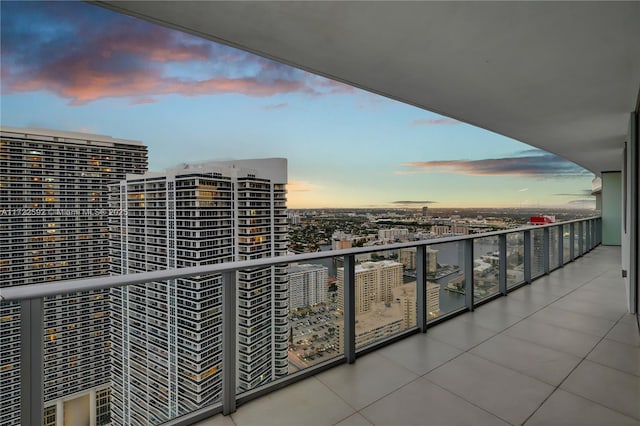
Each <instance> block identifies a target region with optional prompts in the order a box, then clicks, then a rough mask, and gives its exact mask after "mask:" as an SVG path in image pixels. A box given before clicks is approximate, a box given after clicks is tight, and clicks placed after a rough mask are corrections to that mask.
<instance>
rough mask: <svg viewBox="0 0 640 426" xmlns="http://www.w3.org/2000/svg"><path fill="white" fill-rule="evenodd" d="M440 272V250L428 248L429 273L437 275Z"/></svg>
mask: <svg viewBox="0 0 640 426" xmlns="http://www.w3.org/2000/svg"><path fill="white" fill-rule="evenodd" d="M437 271H438V250H434V249H432V248H431V247H427V272H430V273H433V274H435V273H436V272H437Z"/></svg>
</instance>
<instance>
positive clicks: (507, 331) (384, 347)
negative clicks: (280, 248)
mask: <svg viewBox="0 0 640 426" xmlns="http://www.w3.org/2000/svg"><path fill="white" fill-rule="evenodd" d="M600 224H601V219H600V218H588V219H581V220H575V221H570V222H565V223H558V224H552V225H544V226H539V227H526V228H519V229H513V230H508V231H499V232H493V233H487V234H477V235H470V236H460V237H448V238H440V239H435V240H426V241H418V242H410V243H399V244H392V245H385V246H377V247H368V248H356V249H349V250H340V251H334V252H325V253H313V254H303V255H295V256H287V257H279V258H265V259H258V260H252V261H245V262H233V263H226V264H218V265H207V266H199V267H192V268H180V269H174V270H167V271H153V272H147V273H140V274H131V275H121V276H112V277H101V278H95V279H87V280H78V281H66V282H64V281H63V282H52V283H47V284H37V285H31V286H16V287H9V288H3V289H0V297H1V298H2V299H3V302H2V303H3V304H4V303H5V302H7V301H9V302H10V301H14V302H15V301H19V302H20V306H19V307H20V309H21V315H20V339H19V347H20V367H19V377H21V380H20V387H19V395H20V397H19V398H20V401H21V402H20V406H21V410H20V411H21V422H22V424H23V425H36V424H41V423H42V419H41V417H40V416H41V413H43V411H44V412H47V411H46V410H48V409H50V407H53V406H52V405H51V404H52V401H45V400H44V399H43V396H42V385H43V383H44V382H45V381H46V380H52V378H51V377H48V376H47V375H48V374H50V373H51V372H48V371H47V370H44V371H43V359H44V354H45V350H44V348H43V338H42V337H43V334H44V337H45V339H47V340H48V339H49V338H51V336H50V334H51V331H50V330H48V329H44V326H43V309H42V303H43V298H44V297H50V296H56V295H61V294H68V293H70V292H84V291H88V290H96V289H101V290H104V289H107V288H112V289H113V290H112V292H111V298H112V300H111V301H112V303H113V304H112V309H111V315H112V316H111V321H112V330H111V334H112V336H111V351H112V353H113V355H112V361H113V362H114V364H113V365H114V368H118V369H121V370H122V371H125V370H127V369H128V371H129V373H127V374H129V375H128V376H127V375H124V376H122V375H115V376H113V377H112V379H113V381H112V385H113V386H114V388H113V389H116V388H121V387H122V386H123V383H124V384H125V385H126V386H128V389H129V390H128V391H127V392H128V393H124V394H123V395H124V396H123V395H119V396H114V395H112V397H111V409H112V413H115V412H116V411H117V412H119V413H120V414H119V415H130V420H127V421H123V422H118V421H115V420H114V419H113V418H112V421H113V424H120V423H123V424H129V422H130V421H135V420H136V419H138V420H139V421H142V420H140V419H144V421H142V424H169V425H189V424H200V425H206V424H236V425H245V424H247V425H248V424H261V425H264V424H273V425H286V424H291V425H294V424H295V425H297V424H309V425H325V424H326V425H333V424H375V425H379V424H394V425H395V424H407V425H412V424H425V423H426V424H455V425H458V424H474V425H475V424H525V423H526V424H556V423H562V422H565V423H566V424H639V422H640V406H639V405H638V404H637V401H638V400H639V399H640V370H639V369H640V361H639V360H640V356H639V355H640V336H639V335H638V331H637V327H636V324H635V323H634V321H635V317H634V316H632V315H630V314H627V313H626V312H627V305H626V303H625V301H626V298H627V297H626V294H625V286H624V281H623V279H622V277H621V274H620V259H621V253H620V249H619V248H618V247H608V246H600V245H599V244H600V241H601V235H600ZM367 256H368V257H367ZM371 258H375V259H381V258H384V259H385V260H384V261H378V262H374V261H372V260H371ZM322 259H325V260H326V259H329V261H330V262H336V261H337V262H339V263H338V266H337V267H336V272H338V274H337V276H338V277H339V278H338V280H339V281H340V282H339V283H338V286H337V287H338V290H337V292H336V293H338V294H335V295H334V296H335V298H334V299H332V300H330V298H329V299H326V300H325V302H323V304H322V309H321V310H320V311H319V312H320V314H319V315H317V316H312V315H311V314H309V313H307V314H305V313H300V312H301V311H300V310H296V309H292V310H290V311H289V315H288V321H287V318H286V312H287V311H288V310H287V309H286V308H284V309H282V307H280V306H279V305H278V307H275V301H276V300H277V296H278V294H275V293H274V294H273V295H272V296H269V295H268V294H267V293H265V292H264V286H263V281H262V280H261V279H262V278H264V277H263V276H262V275H260V274H262V273H260V274H258V275H256V276H255V277H254V278H256V279H257V280H258V281H256V282H258V283H259V287H251V285H252V284H251V283H252V281H251V280H250V279H249V278H250V277H251V275H250V274H249V275H248V274H247V273H246V272H244V271H256V270H257V269H256V268H260V269H259V270H260V271H262V270H264V268H266V267H268V266H274V267H276V268H281V267H282V266H283V264H290V265H291V264H295V263H318V262H321V261H322ZM396 260H398V261H396ZM367 261H368V263H367ZM399 261H401V262H403V263H400V262H399ZM340 265H341V266H340ZM362 265H367V266H366V267H363V266H362ZM375 268H388V269H387V271H388V272H387V273H386V274H381V275H384V276H386V277H389V278H386V279H389V280H392V279H398V277H400V275H401V276H402V277H401V282H400V281H399V282H397V283H396V284H395V285H394V286H395V287H394V289H392V290H393V291H394V293H393V296H392V297H390V298H387V299H381V300H380V301H377V302H376V301H373V298H374V296H373V295H371V306H372V308H370V309H369V312H365V311H366V310H367V309H365V308H363V306H364V305H363V301H362V300H360V301H358V297H361V296H358V294H362V288H360V287H359V286H361V285H362V283H361V282H360V281H359V274H361V273H367V272H369V271H371V270H373V269H375ZM400 270H402V272H401V273H400ZM189 277H193V278H197V279H198V282H200V283H202V287H201V288H202V291H204V292H209V293H210V292H211V290H215V294H216V295H217V296H215V297H214V298H211V299H207V302H206V304H203V303H191V302H189V301H188V300H186V301H183V302H178V305H177V306H183V307H184V306H189V308H188V309H187V310H186V312H188V313H189V315H191V314H194V315H199V316H198V317H197V318H201V320H196V319H195V318H196V317H193V318H194V319H193V320H192V319H190V318H191V317H189V318H183V320H180V319H178V320H177V321H176V315H180V314H179V312H178V310H177V309H176V306H173V305H171V304H170V303H169V302H170V301H171V300H172V299H173V297H174V296H172V294H174V293H172V292H173V291H175V290H172V288H174V287H172V285H174V284H171V283H175V282H176V280H178V279H180V278H189ZM242 277H244V278H242ZM393 277H395V278H393ZM188 281H190V282H191V281H192V280H188ZM170 284H171V285H170ZM189 285H191V284H189ZM127 286H128V287H127ZM127 288H129V289H130V290H129V291H128V292H127V295H126V297H125V293H124V291H125V290H126V289H127ZM198 288H200V287H198ZM198 288H195V290H197V289H198ZM257 289H259V291H257V292H256V290H257ZM289 290H290V292H293V291H294V290H293V288H292V284H291V283H290V289H289ZM147 291H148V292H147ZM396 291H401V293H396ZM163 292H164V293H163ZM167 292H168V293H167ZM220 293H221V296H222V297H221V299H220V297H219V296H220ZM162 294H165V296H166V297H165V296H160V298H158V297H159V296H158V295H162ZM193 297H195V296H194V295H191V296H189V298H190V299H193ZM376 297H377V296H376ZM270 298H271V299H270ZM165 299H166V300H165ZM216 300H218V301H220V300H222V301H221V302H216ZM267 300H272V301H274V302H273V303H274V309H276V314H275V315H274V317H273V318H275V321H276V322H275V323H274V324H272V325H271V326H270V327H271V328H264V327H262V326H261V327H260V328H257V329H255V333H254V329H253V328H252V327H254V326H255V324H257V323H256V322H254V321H257V319H256V318H257V317H259V316H260V315H262V311H261V310H260V309H261V307H262V306H263V305H264V303H265V301H267ZM180 303H186V304H187V305H184V304H183V305H180ZM137 304H139V305H140V307H141V309H139V310H136V305H137ZM165 304H166V306H164V305H165ZM434 304H435V305H434ZM14 306H15V305H14ZM172 306H173V307H172ZM356 306H358V309H356ZM251 308H257V309H258V311H257V312H258V313H257V314H255V315H254V314H251V312H253V311H250V309H251ZM125 309H126V310H127V312H128V315H124V314H122V315H120V314H119V312H121V311H124V310H125ZM281 311H282V312H281ZM303 311H304V309H303ZM282 313H284V315H285V316H284V317H283V316H282V315H281V314H282ZM114 315H115V316H114ZM204 318H208V319H207V321H204ZM216 318H217V319H216ZM3 320H4V319H3ZM187 320H188V321H187ZM185 321H186V322H185ZM194 321H195V322H194ZM198 321H200V322H198ZM212 321H213V322H212ZM247 321H249V323H247ZM176 323H178V324H181V325H180V327H178V328H176V327H175V326H174V325H173V324H176ZM196 323H197V324H196ZM145 324H146V325H145ZM190 324H191V325H190ZM193 324H195V325H196V328H195V329H194V330H196V329H197V330H199V331H198V333H197V334H194V333H191V332H188V330H187V332H186V333H185V334H182V335H181V334H180V331H179V330H185V329H191V327H192V326H193ZM205 324H208V325H206V327H207V329H206V330H205V329H204V328H202V329H201V328H200V327H201V326H202V327H205ZM114 326H115V327H116V328H118V330H119V332H117V333H115V334H114V329H113V327H114ZM185 327H186V328H185ZM211 327H214V328H211ZM145 329H146V330H147V332H148V335H145V334H144V333H145V332H144V330H145ZM150 330H155V331H150ZM215 330H218V331H215ZM331 330H333V331H331ZM212 331H213V332H214V333H215V339H214V340H215V342H217V343H215V345H214V346H211V342H213V340H212V341H211V342H209V344H208V346H207V345H205V344H203V342H202V337H201V336H203V335H206V334H209V335H210V334H211V332H212ZM71 333H72V332H71ZM201 333H202V334H201ZM289 333H290V334H289ZM271 334H272V335H273V336H272V337H271V338H273V339H276V340H274V342H275V344H273V348H274V349H273V351H275V352H274V353H272V354H271V355H269V354H268V350H269V349H266V346H264V344H263V343H262V342H264V339H271V338H269V337H268V336H269V335H271ZM312 334H313V336H312ZM287 335H288V336H290V337H289V344H288V345H287V343H286V340H283V339H282V336H287ZM54 338H55V335H54ZM278 339H279V340H278ZM309 340H311V342H309ZM267 341H268V340H267ZM314 342H315V343H314ZM141 344H142V345H141ZM313 344H315V345H316V346H315V348H314V346H313ZM242 345H245V347H241V346H242ZM177 348H180V349H179V350H178V349H177ZM287 349H288V350H287ZM187 352H189V353H190V352H193V353H194V354H196V355H197V356H195V357H187V356H184V354H185V353H187ZM205 354H209V355H206V356H203V357H200V355H205ZM152 359H153V362H154V365H155V367H154V368H150V367H148V365H149V364H148V363H149V362H150V360H152ZM163 359H164V360H165V361H162V360H163ZM256 360H258V361H260V360H262V361H264V360H268V361H267V362H268V363H271V364H272V367H271V371H279V373H271V374H272V376H268V377H266V378H265V376H264V375H259V376H258V375H257V374H255V372H256V371H257V372H258V373H263V372H266V371H269V370H270V369H265V366H264V365H263V364H255V362H256ZM262 361H260V362H262ZM287 361H288V364H289V369H288V374H287V372H286V371H285V372H284V374H283V371H282V368H283V362H284V365H285V366H286V364H287ZM163 362H166V363H167V365H165V367H162V363H163ZM172 363H173V364H172ZM169 365H177V366H178V367H179V370H178V371H179V372H178V373H171V374H173V375H174V376H173V378H170V379H167V380H169V383H170V384H171V383H173V384H174V385H175V386H176V388H180V389H182V391H179V392H177V393H176V392H175V391H173V393H172V392H171V391H169V390H168V389H170V386H167V387H166V388H164V390H163V388H162V387H161V386H159V387H155V386H147V385H145V383H151V382H154V381H158V383H162V382H163V381H164V380H166V378H167V375H168V374H170V371H171V370H170V369H169V368H168V367H167V366H169ZM127 366H128V367H127ZM145 366H146V367H145ZM16 368H17V366H16ZM163 368H166V369H167V370H166V371H164V370H163ZM123 369H124V370H123ZM119 371H120V370H119ZM190 371H191V372H192V373H189V372H190ZM185 372H186V373H185ZM4 373H7V372H4ZM15 373H17V370H15V371H14V372H13V373H12V372H9V373H8V374H13V376H12V377H17V376H15ZM265 374H267V373H265ZM254 376H255V377H254ZM123 377H124V379H123ZM14 380H15V381H14V382H13V383H15V384H16V385H17V380H16V379H14ZM127 383H128V384H127ZM242 383H244V384H242ZM145 386H147V387H146V388H145ZM181 386H182V387H181ZM113 389H112V392H113ZM198 389H199V390H198ZM216 389H218V390H216ZM205 390H206V395H208V396H207V397H205V398H203V399H202V401H204V402H201V403H200V404H199V406H197V407H194V406H190V407H187V406H186V405H181V403H177V404H176V403H175V402H174V403H173V404H171V403H169V402H168V401H171V398H174V401H175V400H176V399H177V398H178V397H179V396H178V394H180V393H182V392H183V393H185V394H191V395H199V396H198V398H200V396H202V395H204V393H203V392H205ZM127 395H129V396H127ZM71 397H73V396H71ZM94 398H95V397H94ZM150 401H151V402H152V403H151V402H150ZM53 403H54V406H56V407H58V408H57V409H58V410H66V406H65V401H55V402H53ZM145 404H148V407H146V406H145ZM152 405H153V406H152ZM125 406H126V407H127V410H129V412H130V414H126V413H125V412H124V411H123V407H125ZM141 406H143V407H146V408H144V409H139V408H136V407H141ZM163 407H164V408H163ZM51 412H52V411H49V413H51ZM123 413H125V414H123ZM152 416H154V417H152ZM60 417H61V416H60ZM590 422H591V423H590ZM58 424H63V423H61V422H59V423H58Z"/></svg>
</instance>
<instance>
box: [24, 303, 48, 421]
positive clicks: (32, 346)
mask: <svg viewBox="0 0 640 426" xmlns="http://www.w3.org/2000/svg"><path fill="white" fill-rule="evenodd" d="M43 308H44V307H43V299H42V298H38V299H25V300H22V301H21V302H20V342H21V345H20V416H21V423H22V426H32V425H42V424H44V393H43V388H44V353H43V349H44V345H43V339H44V311H43Z"/></svg>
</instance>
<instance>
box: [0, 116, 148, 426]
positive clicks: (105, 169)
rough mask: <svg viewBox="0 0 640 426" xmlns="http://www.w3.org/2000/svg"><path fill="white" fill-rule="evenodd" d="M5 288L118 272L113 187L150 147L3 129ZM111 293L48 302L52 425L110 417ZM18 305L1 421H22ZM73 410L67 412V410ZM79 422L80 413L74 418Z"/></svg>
mask: <svg viewBox="0 0 640 426" xmlns="http://www.w3.org/2000/svg"><path fill="white" fill-rule="evenodd" d="M0 131H1V138H0V189H1V190H0V245H1V246H0V287H6V286H14V285H24V284H33V283H43V282H50V281H57V280H67V279H75V278H89V277H93V276H97V275H107V274H108V273H109V250H108V218H109V215H110V214H118V212H114V211H109V209H108V202H107V197H108V194H107V184H108V183H109V182H112V181H118V180H119V179H123V178H124V176H125V175H126V174H135V173H144V172H145V171H146V169H147V148H146V147H145V146H144V145H143V144H142V143H140V142H137V141H130V140H123V139H114V138H111V137H108V136H99V135H89V134H84V133H75V132H61V131H56V130H44V129H20V128H12V127H4V126H3V127H2V128H1V129H0ZM108 295H109V294H108V290H107V291H97V292H87V293H82V294H69V295H65V296H56V297H50V298H46V299H45V303H44V322H45V326H44V330H43V337H44V380H45V382H44V398H45V421H46V424H56V423H57V424H62V422H63V421H64V418H65V417H66V418H67V419H74V420H78V421H79V422H82V421H84V420H88V417H92V420H91V421H92V422H95V424H98V425H100V424H106V423H108V422H109V414H108V411H109V410H108V401H109V389H108V386H109V317H108ZM19 315H20V309H19V305H18V304H5V303H3V304H2V305H0V330H1V332H2V333H1V334H0V383H1V385H0V424H2V425H14V424H18V423H19V421H20V420H19V415H20V405H19V404H20V395H19V386H18V385H17V384H19V383H20V377H19V364H20V351H19V339H20V336H19ZM65 409H66V413H65ZM69 421H72V420H69Z"/></svg>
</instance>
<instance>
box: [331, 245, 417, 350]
mask: <svg viewBox="0 0 640 426" xmlns="http://www.w3.org/2000/svg"><path fill="white" fill-rule="evenodd" d="M355 261H356V264H355V309H356V310H355V316H356V328H355V334H356V336H355V337H356V349H359V348H363V347H366V346H369V345H372V344H375V343H377V342H380V341H382V340H385V339H387V338H389V337H391V336H393V335H395V334H398V333H400V332H403V331H405V330H408V329H411V328H415V327H416V310H417V297H416V249H415V248H407V249H401V250H383V251H379V252H374V253H367V254H361V255H356V256H355ZM337 278H338V291H340V290H341V286H342V282H343V271H342V270H340V269H339V270H338V276H337ZM338 309H340V306H338Z"/></svg>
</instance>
